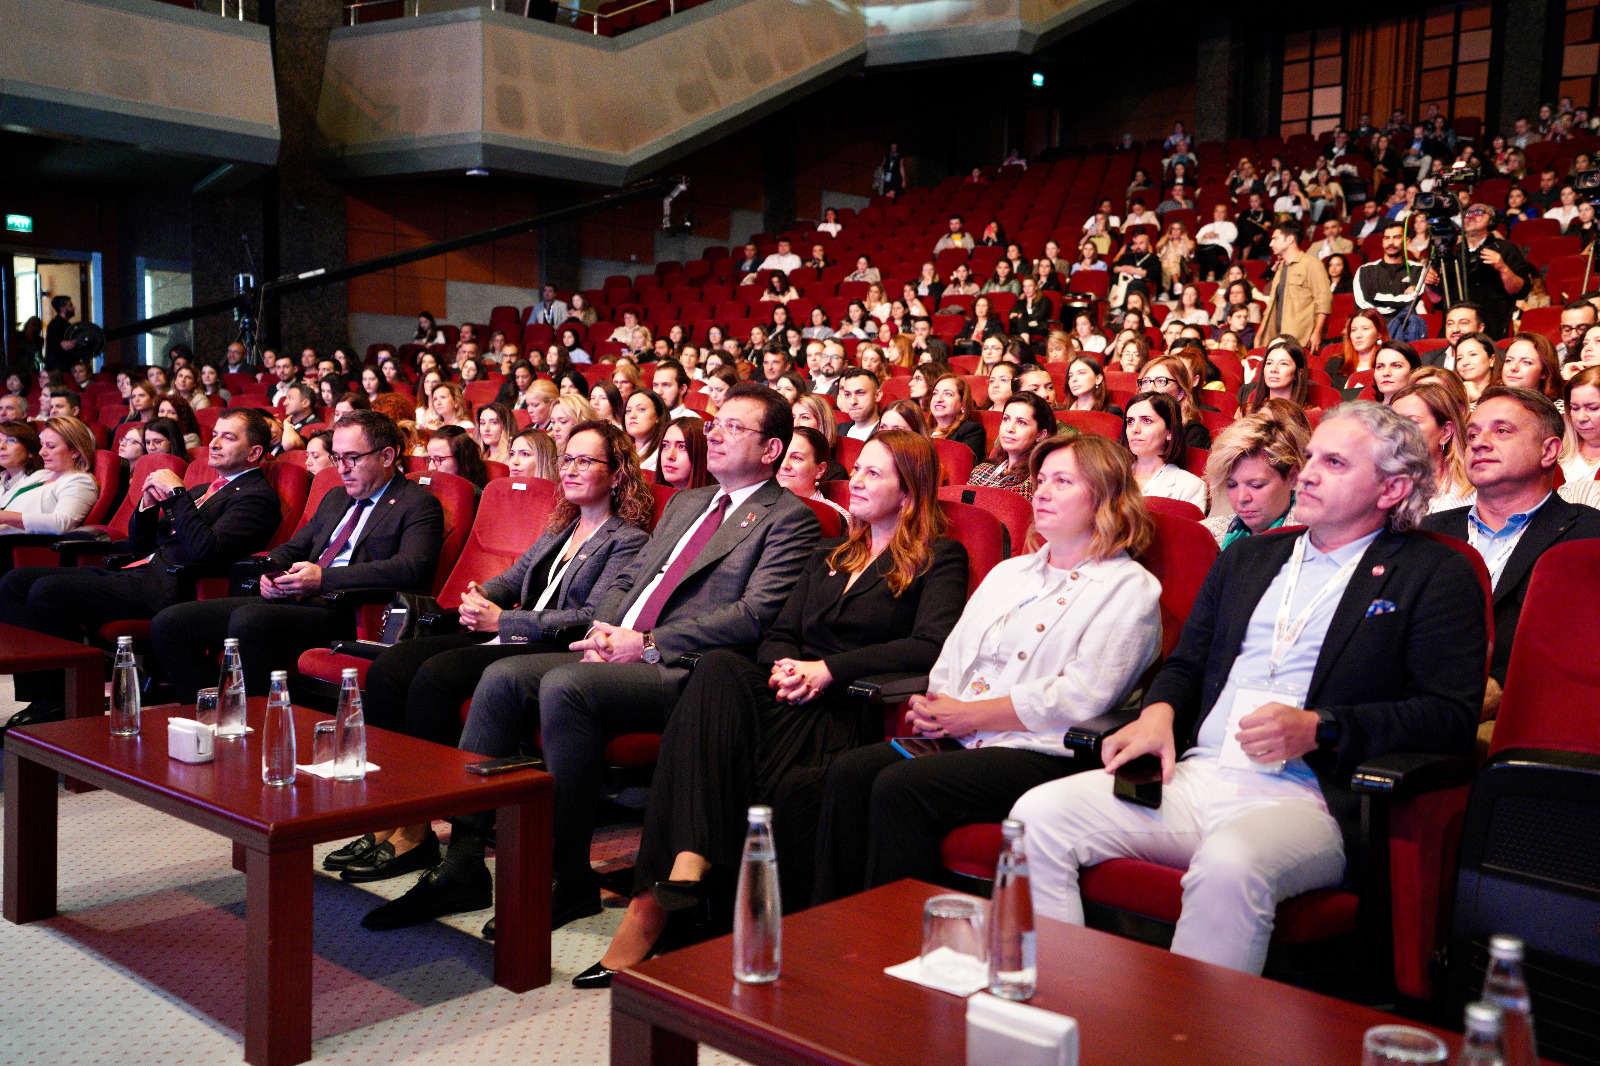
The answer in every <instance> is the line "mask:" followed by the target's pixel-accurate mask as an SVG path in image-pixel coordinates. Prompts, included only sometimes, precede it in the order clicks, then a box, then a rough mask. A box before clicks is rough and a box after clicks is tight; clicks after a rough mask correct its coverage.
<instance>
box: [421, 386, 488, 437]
mask: <svg viewBox="0 0 1600 1066" xmlns="http://www.w3.org/2000/svg"><path fill="white" fill-rule="evenodd" d="M428 406H429V407H430V408H431V409H432V411H433V417H434V418H435V419H436V420H437V421H438V426H439V427H444V426H460V427H461V428H462V429H465V430H467V431H469V432H470V431H471V430H473V429H476V428H477V427H476V426H475V425H474V424H473V421H472V404H471V402H470V401H468V399H467V397H466V396H465V394H463V393H462V391H461V386H459V385H456V384H454V383H452V382H449V381H441V382H440V383H439V384H437V385H435V386H434V387H433V389H432V391H430V392H429V393H428Z"/></svg>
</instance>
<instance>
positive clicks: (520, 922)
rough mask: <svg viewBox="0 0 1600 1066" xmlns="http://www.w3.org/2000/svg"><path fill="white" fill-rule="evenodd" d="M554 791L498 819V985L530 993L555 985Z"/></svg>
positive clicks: (502, 811)
mask: <svg viewBox="0 0 1600 1066" xmlns="http://www.w3.org/2000/svg"><path fill="white" fill-rule="evenodd" d="M550 808H551V791H550V789H548V788H544V789H541V790H540V791H539V792H538V794H536V795H535V796H533V797H532V798H530V799H529V800H528V801H527V802H526V803H523V804H521V805H520V806H516V807H501V808H500V809H499V811H498V812H497V814H496V818H495V845H494V847H495V859H494V928H495V936H494V983H495V984H497V985H499V986H500V987H501V988H508V989H510V990H511V991H513V992H526V991H528V990H529V989H530V988H542V987H543V986H545V985H547V984H549V983H550V877H551V862H552V855H551V848H552V846H553V845H552V843H551V839H550V834H551V825H550V817H551V810H550Z"/></svg>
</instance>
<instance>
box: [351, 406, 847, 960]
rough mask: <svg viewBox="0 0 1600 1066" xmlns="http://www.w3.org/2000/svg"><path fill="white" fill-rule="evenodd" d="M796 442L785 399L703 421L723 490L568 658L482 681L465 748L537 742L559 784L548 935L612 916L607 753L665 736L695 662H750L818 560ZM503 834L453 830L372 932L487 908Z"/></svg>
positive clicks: (669, 512)
mask: <svg viewBox="0 0 1600 1066" xmlns="http://www.w3.org/2000/svg"><path fill="white" fill-rule="evenodd" d="M793 428H794V423H793V420H792V418H791V416H790V412H789V404H788V403H787V402H786V401H785V400H784V399H783V397H782V396H780V395H779V394H778V393H776V392H774V391H773V390H771V389H768V388H765V387H764V386H761V385H757V384H753V383H749V382H746V383H743V384H740V385H735V386H734V387H733V388H731V389H729V390H728V395H727V398H726V399H725V400H724V401H723V403H722V406H721V407H719V408H718V409H717V414H716V417H715V418H712V419H710V420H709V421H708V422H706V468H707V469H708V470H709V471H710V472H711V474H712V476H714V477H715V478H716V479H717V482H718V484H717V485H708V486H706V487H705V488H700V489H687V490H684V491H682V492H679V493H677V494H676V495H674V496H673V497H672V500H671V502H670V503H668V504H667V509H666V511H665V512H664V513H663V514H662V516H661V521H660V522H659V523H657V525H656V529H655V535H654V536H653V537H652V538H651V540H650V543H649V544H647V545H645V547H644V549H643V550H642V551H641V552H640V553H639V555H638V556H637V557H636V558H635V559H634V561H633V563H632V564H631V565H630V567H629V568H628V569H627V570H626V571H625V572H624V573H623V576H622V578H621V579H620V580H619V581H618V583H617V585H616V586H615V588H614V589H613V590H612V592H611V593H610V594H609V595H608V596H607V597H606V599H605V601H604V602H603V603H601V604H600V605H599V607H597V608H596V610H595V612H594V617H595V619H596V621H595V622H594V624H593V626H592V628H591V629H590V630H589V633H588V635H587V636H585V637H584V638H583V639H582V640H580V641H578V642H576V643H574V644H572V645H571V651H570V652H568V653H558V654H544V655H537V654H536V655H522V656H516V657H514V658H510V659H502V660H500V661H499V662H497V663H495V664H494V665H492V666H490V667H489V668H488V669H486V670H485V671H484V673H483V677H482V679H481V680H480V681H479V682H478V687H477V690H476V691H475V692H474V693H473V696H472V709H471V712H470V713H469V714H468V716H467V723H466V726H465V728H464V729H463V730H462V732H461V744H460V746H461V747H462V748H463V749H465V750H467V751H473V752H477V753H478V754H480V755H483V756H485V757H486V758H498V757H502V756H507V755H515V754H517V751H518V749H519V748H520V747H521V744H522V741H523V738H525V737H528V736H531V735H532V734H533V733H534V731H535V730H537V731H538V732H539V734H540V738H541V741H542V745H543V748H544V757H545V767H546V769H547V770H548V771H549V772H550V774H551V776H552V777H554V778H555V813H554V821H555V863H554V868H555V881H556V884H555V892H554V898H553V900H552V904H551V919H550V921H551V927H552V928H559V927H560V926H562V925H564V924H566V923H567V922H570V921H574V920H576V919H579V918H584V917H587V916H589V915H592V914H598V913H600V883H599V879H598V878H597V877H596V875H595V873H594V870H593V869H592V868H591V867H590V865H589V841H590V837H591V836H592V835H593V831H594V823H595V820H596V817H597V814H598V809H599V804H600V788H601V781H602V776H603V773H604V769H605V750H606V741H607V739H608V738H610V737H614V736H617V735H619V734H624V733H658V732H660V731H661V730H662V729H664V728H665V726H666V722H667V716H668V714H669V713H670V712H671V710H672V707H673V704H674V703H676V702H677V698H678V694H679V692H680V691H681V690H682V688H683V685H684V682H685V681H687V680H688V677H689V669H688V668H687V667H686V666H685V665H683V663H682V659H683V657H684V656H685V655H689V654H692V653H697V652H700V651H704V650H705V649H707V648H727V647H732V648H741V647H743V648H749V647H754V646H755V645H756V644H757V643H758V642H759V641H760V639H761V634H762V633H763V631H765V630H766V629H767V628H768V627H769V626H771V625H772V623H773V621H774V620H775V619H776V618H777V616H778V610H779V608H780V607H782V606H783V603H784V601H785V600H786V599H787V598H788V595H789V592H790V590H791V589H792V588H793V587H794V584H795V582H796V580H798V578H799V576H800V570H801V568H802V567H803V566H804V565H805V561H806V559H807V558H808V557H809V556H810V555H811V552H812V550H813V549H814V548H815V547H816V544H817V541H818V539H819V534H820V528H819V526H818V524H817V517H816V515H815V514H814V513H813V512H812V510H811V508H810V507H809V506H808V505H807V504H806V503H804V502H803V501H801V500H800V499H799V498H798V497H797V496H795V495H794V494H793V493H791V492H789V491H788V490H787V489H784V488H782V487H780V486H779V485H778V483H777V481H776V480H775V479H774V474H775V472H776V471H777V468H778V464H779V463H780V462H781V461H782V460H783V456H784V454H785V453H786V451H787V450H788V447H789V437H790V435H791V433H792V432H793ZM493 824H494V812H493V811H485V812H479V813H478V814H474V815H470V816H467V817H464V818H457V819H455V820H454V821H453V822H452V825H451V834H450V848H449V851H447V852H446V853H445V857H444V859H443V860H442V861H441V862H440V863H439V864H438V865H437V866H435V867H433V868H432V869H431V870H429V871H428V872H427V873H425V874H424V875H423V876H422V879H421V880H420V881H418V882H417V884H416V885H415V886H413V887H412V889H411V890H410V891H409V892H407V893H406V894H405V895H404V896H402V897H400V898H399V899H397V900H393V901H391V902H389V903H385V904H384V905H383V906H381V907H378V908H377V909H375V910H373V911H371V912H370V913H368V914H367V916H366V917H365V918H363V919H362V922H361V924H362V925H363V926H365V927H366V928H368V929H399V928H402V927H404V926H410V925H418V924H421V923H422V922H427V921H431V920H432V919H434V918H439V917H443V916H444V915H447V914H461V913H464V912H467V911H474V910H482V909H484V908H487V907H488V906H489V905H490V903H491V902H492V899H493V891H492V878H491V877H490V875H489V869H488V867H487V866H486V865H485V863H484V858H483V856H484V848H485V845H486V842H487V837H488V832H489V829H490V827H491V826H492V825H493ZM485 935H492V933H491V932H490V929H487V928H486V929H485Z"/></svg>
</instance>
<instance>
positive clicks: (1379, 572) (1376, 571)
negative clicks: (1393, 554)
mask: <svg viewBox="0 0 1600 1066" xmlns="http://www.w3.org/2000/svg"><path fill="white" fill-rule="evenodd" d="M1372 576H1373V577H1382V576H1383V564H1382V563H1379V564H1378V565H1377V566H1374V567H1373V568H1372Z"/></svg>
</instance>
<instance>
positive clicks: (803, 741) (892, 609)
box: [573, 430, 967, 988]
mask: <svg viewBox="0 0 1600 1066" xmlns="http://www.w3.org/2000/svg"><path fill="white" fill-rule="evenodd" d="M850 485H851V494H850V496H851V499H850V512H851V515H852V517H854V518H855V520H856V521H855V531H854V532H853V533H852V534H851V535H850V537H849V538H848V539H846V540H844V541H842V542H837V541H836V542H834V544H833V545H829V546H824V547H822V548H819V549H818V550H817V551H816V552H815V553H814V554H813V555H812V557H811V559H810V561H809V563H808V564H807V565H806V568H805V570H804V571H802V573H801V575H800V580H799V582H798V583H797V584H796V585H795V587H794V591H793V592H791V593H790V595H789V599H788V601H787V602H786V603H785V604H784V607H783V610H782V611H781V612H780V613H779V615H778V619H777V621H776V622H775V623H774V624H773V627H772V629H771V630H770V631H769V632H768V633H767V636H766V639H765V640H764V641H763V642H762V644H761V646H760V648H758V649H757V651H756V655H755V658H754V660H751V659H749V658H747V657H745V656H743V655H740V654H737V653H736V652H732V651H713V652H710V653H708V654H706V655H705V656H703V657H702V658H701V660H700V662H699V664H698V665H697V666H696V667H695V670H694V674H693V675H692V676H691V677H690V678H689V683H688V685H687V687H686V688H685V689H684V691H683V695H682V696H681V697H680V698H679V700H678V704H677V706H676V707H675V708H674V709H673V712H672V716H671V717H670V718H669V719H668V721H667V728H666V731H665V732H664V733H663V734H662V737H661V754H660V755H659V756H658V758H657V761H656V771H655V779H654V780H653V781H652V782H651V787H650V804H649V806H648V807H647V808H646V809H645V819H644V835H643V837H642V839H641V840H640V843H639V857H638V860H637V865H636V866H635V867H634V893H635V895H634V899H633V902H632V903H631V904H629V906H628V913H627V916H626V917H625V918H624V919H623V923H622V927H621V928H620V929H618V930H617V934H616V936H615V937H614V938H613V939H612V941H611V946H610V948H609V949H608V950H607V952H606V954H605V957H604V958H603V959H602V960H601V961H600V962H598V963H596V964H595V965H594V966H591V967H590V968H589V969H588V970H586V971H584V972H583V973H581V974H579V975H578V976H577V977H576V978H574V979H573V984H575V985H577V986H578V987H579V988H603V987H606V986H607V985H609V983H610V980H611V974H612V972H613V971H614V970H618V969H621V968H623V967H624V966H631V965H633V964H634V963H637V962H639V961H640V960H642V959H643V958H644V957H645V956H646V955H647V954H648V953H649V952H650V950H651V948H652V946H653V945H654V943H655V941H656V939H657V938H658V937H659V936H660V935H661V933H662V931H663V930H664V929H665V928H666V924H667V920H668V917H669V915H670V913H671V912H672V911H675V910H682V909H689V908H694V907H699V906H702V905H703V904H704V902H705V901H706V899H707V898H708V895H710V896H714V897H715V898H716V899H717V900H718V901H719V907H726V906H728V905H729V904H730V903H731V895H730V894H729V893H726V892H724V891H723V890H724V889H725V888H727V887H729V886H730V885H731V883H732V879H733V878H734V877H735V876H736V873H737V870H738V865H739V858H740V849H741V846H742V843H743V840H744V833H745V815H746V812H747V811H748V809H749V807H750V805H751V804H752V803H773V804H776V805H778V806H779V807H780V811H781V813H780V816H779V818H780V821H782V822H784V824H782V825H779V826H778V827H777V829H776V833H777V834H778V835H779V836H780V837H781V839H783V841H784V856H785V858H784V866H783V867H781V869H782V870H783V877H784V879H785V880H786V881H787V880H789V879H790V878H791V877H792V876H794V875H799V876H800V877H801V878H802V879H803V880H804V881H806V882H809V879H810V878H809V868H808V866H807V864H806V862H805V860H806V858H807V857H809V855H810V853H811V851H812V849H811V847H810V846H809V840H810V838H811V834H812V833H813V832H814V830H815V824H816V812H815V802H816V799H817V798H820V795H821V788H820V785H821V780H822V777H823V775H824V774H825V773H826V770H827V766H828V764H829V762H831V761H832V760H833V758H834V757H835V756H837V755H839V754H841V753H842V752H844V751H847V750H849V749H851V748H855V747H858V746H860V745H861V744H863V743H870V742H872V741H875V740H877V739H878V738H879V735H880V729H881V725H879V724H876V723H875V722H874V723H868V722H867V721H865V720H864V719H865V717H866V716H868V715H870V716H872V717H873V718H874V719H875V718H876V715H877V710H876V709H875V708H870V707H868V708H863V707H862V705H861V703H860V701H858V700H854V699H851V698H849V696H848V695H847V691H848V689H849V687H850V685H851V683H852V682H854V681H856V680H857V679H859V678H861V677H864V676H867V675H870V674H881V673H886V672H897V673H898V672H907V673H919V672H921V671H924V670H927V669H929V668H930V667H931V666H932V665H933V663H934V660H935V659H937V658H938V655H939V649H940V648H941V647H942V645H943V643H944V638H945V637H946V636H947V635H948V634H949V632H950V630H951V628H952V627H954V625H955V623H956V620H957V619H958V618H959V617H960V616H961V609H962V607H963V605H964V604H965V602H966V593H967V553H966V549H964V548H963V547H962V546H961V545H960V544H957V543H956V542H954V541H951V540H947V539H945V538H943V537H942V536H941V534H942V533H943V532H944V512H943V511H942V510H941V509H940V507H939V502H938V492H939V460H938V456H937V454H936V453H935V452H934V449H933V447H932V445H931V444H929V442H928V440H927V439H926V438H924V437H921V436H918V435H916V434H914V433H910V432H907V431H905V430H885V431H883V432H881V433H878V434H876V435H874V436H873V437H872V439H871V440H869V441H868V442H867V443H866V445H865V446H864V447H863V448H862V449H861V456H860V458H859V460H858V461H857V463H856V469H855V473H854V475H853V476H852V477H851V481H850ZM864 712H865V713H864ZM810 792H815V793H816V798H814V799H812V800H811V802H810V803H809V804H807V803H806V802H804V800H802V801H801V802H799V803H795V802H793V799H794V797H796V796H802V797H803V796H805V795H806V794H807V793H810ZM797 808H798V810H797ZM808 811H809V815H810V816H809V818H807V817H806V814H807V813H808ZM791 814H793V815H798V816H796V817H792V818H790V817H788V816H789V815H791ZM790 821H792V822H793V823H794V824H793V825H790V824H788V823H789V822H790ZM808 821H809V823H810V828H807V827H806V825H805V823H806V822H808ZM792 898H794V899H801V898H804V897H803V896H802V895H801V894H799V893H796V894H795V895H794V896H793V897H792Z"/></svg>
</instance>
